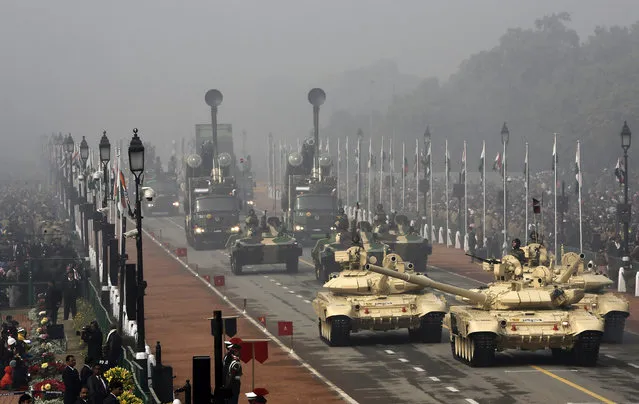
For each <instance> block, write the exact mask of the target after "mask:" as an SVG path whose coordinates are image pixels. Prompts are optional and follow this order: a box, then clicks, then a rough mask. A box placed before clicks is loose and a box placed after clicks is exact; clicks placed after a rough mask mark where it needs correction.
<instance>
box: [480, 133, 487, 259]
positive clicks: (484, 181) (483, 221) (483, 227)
mask: <svg viewBox="0 0 639 404" xmlns="http://www.w3.org/2000/svg"><path fill="white" fill-rule="evenodd" d="M482 151H483V153H482V154H483V155H484V156H483V162H482V168H481V169H482V178H483V180H482V188H483V199H484V212H483V214H482V216H483V217H482V233H483V235H482V246H483V247H484V248H486V240H487V237H486V141H485V140H484V141H482ZM486 251H488V250H486ZM486 257H488V255H486Z"/></svg>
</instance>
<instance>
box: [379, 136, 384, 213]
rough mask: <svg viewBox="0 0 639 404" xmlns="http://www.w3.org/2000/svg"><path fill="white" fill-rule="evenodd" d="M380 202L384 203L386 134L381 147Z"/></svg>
mask: <svg viewBox="0 0 639 404" xmlns="http://www.w3.org/2000/svg"><path fill="white" fill-rule="evenodd" d="M379 161H380V164H379V203H382V204H383V203H384V193H383V192H384V189H383V188H384V183H383V181H384V136H382V142H381V143H380V147H379Z"/></svg>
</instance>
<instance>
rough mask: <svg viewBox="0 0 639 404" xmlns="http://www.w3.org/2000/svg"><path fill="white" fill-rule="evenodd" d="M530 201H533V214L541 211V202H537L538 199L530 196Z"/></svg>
mask: <svg viewBox="0 0 639 404" xmlns="http://www.w3.org/2000/svg"><path fill="white" fill-rule="evenodd" d="M532 203H533V213H535V214H539V213H541V203H539V200H538V199H535V198H532Z"/></svg>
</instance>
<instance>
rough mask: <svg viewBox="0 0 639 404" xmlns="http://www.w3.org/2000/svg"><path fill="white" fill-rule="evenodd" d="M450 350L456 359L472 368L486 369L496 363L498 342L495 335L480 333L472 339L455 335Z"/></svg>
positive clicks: (472, 336) (471, 337)
mask: <svg viewBox="0 0 639 404" xmlns="http://www.w3.org/2000/svg"><path fill="white" fill-rule="evenodd" d="M450 348H451V351H452V353H453V357H454V358H455V359H457V360H458V361H460V362H463V363H465V364H467V365H470V366H472V367H486V366H491V365H492V364H493V363H495V349H496V348H497V342H496V340H495V335H494V334H491V333H488V332H480V333H476V334H473V335H471V336H470V337H462V336H459V335H453V336H452V340H451V342H450Z"/></svg>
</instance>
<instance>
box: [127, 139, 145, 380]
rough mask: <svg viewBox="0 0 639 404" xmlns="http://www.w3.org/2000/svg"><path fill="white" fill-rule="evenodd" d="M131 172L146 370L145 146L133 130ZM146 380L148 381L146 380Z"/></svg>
mask: <svg viewBox="0 0 639 404" xmlns="http://www.w3.org/2000/svg"><path fill="white" fill-rule="evenodd" d="M129 170H131V172H132V173H133V175H134V176H135V222H136V229H137V231H138V233H137V235H136V236H135V245H136V248H137V250H138V251H137V253H138V263H137V267H138V273H137V275H138V276H137V283H138V301H137V325H138V339H137V344H136V347H137V354H136V357H137V359H140V360H141V361H142V362H143V363H141V365H142V368H143V369H146V363H145V360H144V359H145V358H146V355H145V353H146V347H145V339H146V338H145V326H144V290H145V289H146V282H144V266H143V264H142V203H141V201H142V196H141V195H140V185H141V183H142V175H143V174H144V145H143V144H142V140H140V138H139V137H138V130H137V129H133V138H132V139H131V143H130V144H129ZM144 380H146V379H144Z"/></svg>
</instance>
